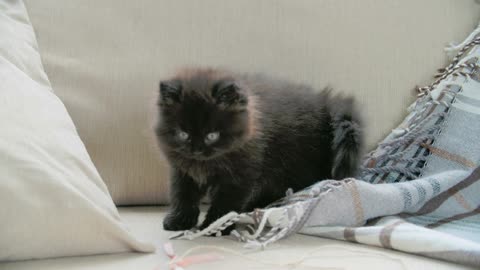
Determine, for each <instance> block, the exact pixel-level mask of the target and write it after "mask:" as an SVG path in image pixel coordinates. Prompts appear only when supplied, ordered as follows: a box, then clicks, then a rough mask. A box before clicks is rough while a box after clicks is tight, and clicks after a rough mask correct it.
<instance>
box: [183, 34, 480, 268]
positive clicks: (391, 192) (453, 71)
mask: <svg viewBox="0 0 480 270" xmlns="http://www.w3.org/2000/svg"><path fill="white" fill-rule="evenodd" d="M450 51H457V54H456V56H455V57H454V58H453V60H452V62H451V64H450V65H449V66H447V67H446V68H444V69H441V70H440V74H439V75H437V77H436V80H435V81H434V82H433V83H432V84H431V85H429V86H426V87H422V88H419V89H418V90H419V98H418V99H417V101H416V102H415V103H414V104H412V105H411V106H410V108H409V111H410V113H409V115H408V116H407V118H406V119H405V120H404V121H403V123H402V124H401V125H400V126H399V127H398V128H397V129H395V130H393V131H392V133H391V134H390V135H389V136H388V137H387V138H386V139H385V140H384V141H383V142H381V143H380V144H379V146H378V148H377V149H376V150H374V151H373V152H371V153H370V154H369V155H368V156H367V158H366V159H365V162H364V165H363V168H362V170H361V174H360V175H359V176H358V177H357V178H356V179H344V180H342V181H334V180H326V181H321V182H319V183H317V184H315V185H313V186H311V187H309V188H307V189H305V190H303V191H300V192H297V193H295V194H291V193H290V194H287V196H286V197H285V198H284V199H282V200H281V201H279V202H276V203H274V204H272V205H271V206H269V207H267V208H265V209H258V210H256V211H254V212H252V213H242V214H237V213H230V214H228V215H226V216H224V217H223V218H221V219H220V220H217V221H216V222H214V223H213V224H212V225H210V226H209V227H208V228H206V229H205V230H203V231H186V232H182V233H181V234H180V235H177V236H176V238H186V239H194V238H196V237H198V236H201V235H205V234H215V233H218V232H219V231H220V230H222V229H223V228H226V227H227V226H229V225H231V224H233V223H236V224H237V225H238V226H237V230H235V231H234V235H235V236H237V238H238V239H240V240H241V241H244V242H246V243H247V246H249V247H265V246H266V245H268V244H269V243H272V242H275V241H277V240H279V239H281V238H284V237H287V236H288V235H290V234H292V233H297V232H299V233H302V234H308V235H313V236H320V237H327V238H334V239H340V240H346V241H352V242H357V243H363V244H368V245H375V246H379V247H384V248H389V249H395V250H400V251H404V252H409V253H414V254H418V255H424V256H428V257H433V258H438V259H442V260H447V261H452V262H457V263H462V264H466V265H473V266H478V267H480V166H479V165H480V164H479V163H480V143H478V138H477V136H479V134H480V26H479V27H478V28H477V29H476V30H475V31H474V32H473V33H472V34H471V35H470V36H469V37H468V38H467V39H466V40H465V41H464V42H463V43H462V44H460V45H458V46H455V47H452V48H450Z"/></svg>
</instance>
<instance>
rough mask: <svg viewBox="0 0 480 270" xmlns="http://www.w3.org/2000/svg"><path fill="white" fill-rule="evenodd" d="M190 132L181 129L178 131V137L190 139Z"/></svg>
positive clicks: (184, 139)
mask: <svg viewBox="0 0 480 270" xmlns="http://www.w3.org/2000/svg"><path fill="white" fill-rule="evenodd" d="M188 137H189V136H188V133H186V132H185V131H179V132H178V138H179V139H180V140H182V141H186V140H188Z"/></svg>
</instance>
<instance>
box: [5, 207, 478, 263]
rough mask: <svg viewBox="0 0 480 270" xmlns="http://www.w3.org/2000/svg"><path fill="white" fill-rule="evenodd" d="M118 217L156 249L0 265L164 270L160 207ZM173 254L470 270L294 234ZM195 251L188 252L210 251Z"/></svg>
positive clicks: (217, 241) (219, 242) (187, 244)
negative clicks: (255, 247) (251, 246)
mask: <svg viewBox="0 0 480 270" xmlns="http://www.w3.org/2000/svg"><path fill="white" fill-rule="evenodd" d="M119 211H120V215H121V217H122V219H124V220H125V221H126V222H127V224H128V225H129V227H130V228H131V229H132V233H134V234H135V235H136V236H137V237H141V238H148V239H152V241H154V242H155V245H156V246H157V251H156V253H154V254H134V253H126V254H115V255H104V256H87V257H73V258H61V259H56V260H37V261H26V262H15V263H3V264H2V263H0V269H1V270H3V269H5V270H7V269H8V270H65V269H68V270H84V269H89V270H133V269H135V270H136V269H141V270H164V269H165V270H166V269H169V268H168V267H167V266H166V265H167V263H168V257H167V256H166V254H165V253H164V251H163V244H164V243H166V242H167V241H168V236H170V235H171V233H170V232H166V231H162V230H159V224H160V222H161V221H162V218H163V217H164V215H165V209H164V208H159V207H132V208H128V207H127V208H125V207H124V208H120V209H119ZM171 242H172V245H173V247H174V249H175V251H176V254H177V255H182V254H183V253H184V252H186V251H187V250H189V249H190V248H193V247H197V246H200V245H209V246H215V247H224V248H228V249H233V250H234V251H236V252H240V253H242V254H244V255H246V256H247V257H249V258H250V259H253V261H252V260H249V259H244V258H240V257H238V256H233V255H231V254H228V253H223V252H219V251H215V250H214V252H219V253H220V254H221V255H224V256H225V259H224V260H220V261H216V262H212V263H204V264H197V265H190V266H188V267H184V269H185V270H199V269H203V270H213V269H226V270H249V269H262V270H284V269H285V270H286V269H292V268H290V267H278V266H272V265H263V264H259V263H258V262H256V260H263V261H267V262H273V263H277V264H287V263H292V262H295V261H297V260H300V259H301V258H302V257H304V256H308V257H309V259H308V260H306V261H305V262H304V264H303V265H302V266H299V267H296V268H293V269H295V270H311V269H320V270H327V269H328V270H333V269H335V270H336V269H339V270H340V269H341V270H387V269H388V270H408V269H411V270H419V269H429V270H430V269H434V270H450V269H456V270H467V269H474V268H472V267H467V266H461V265H455V264H453V263H448V262H443V261H438V260H433V259H429V258H425V257H420V256H415V255H411V254H406V253H401V252H396V251H392V250H387V249H380V248H375V247H371V246H365V245H358V244H353V243H346V242H342V241H335V240H329V239H324V238H318V237H311V236H304V235H294V236H291V237H289V238H288V239H283V240H281V241H279V242H277V243H274V244H272V245H271V246H268V247H267V248H266V249H265V250H264V251H257V252H254V251H252V250H248V249H245V248H243V243H239V242H236V241H233V240H229V239H221V238H213V237H203V238H200V239H196V240H195V241H185V240H177V241H171ZM211 251H212V250H199V251H197V252H194V253H193V254H198V253H206V252H211Z"/></svg>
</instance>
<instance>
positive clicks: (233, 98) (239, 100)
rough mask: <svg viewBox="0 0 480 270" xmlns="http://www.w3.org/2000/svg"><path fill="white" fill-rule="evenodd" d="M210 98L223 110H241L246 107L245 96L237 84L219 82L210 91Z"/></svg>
mask: <svg viewBox="0 0 480 270" xmlns="http://www.w3.org/2000/svg"><path fill="white" fill-rule="evenodd" d="M212 97H213V98H214V99H215V100H216V103H217V104H218V105H221V106H223V107H225V108H229V107H230V108H237V109H241V108H244V107H245V106H246V105H247V101H248V100H247V95H246V93H245V90H244V89H242V88H241V87H240V86H239V85H238V84H237V83H235V82H233V81H221V82H218V83H217V84H215V86H214V87H213V89H212Z"/></svg>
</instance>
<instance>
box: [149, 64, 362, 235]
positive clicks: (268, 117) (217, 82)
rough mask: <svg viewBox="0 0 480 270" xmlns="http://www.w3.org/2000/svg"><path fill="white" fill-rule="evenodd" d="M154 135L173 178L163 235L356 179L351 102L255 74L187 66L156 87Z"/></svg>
mask: <svg viewBox="0 0 480 270" xmlns="http://www.w3.org/2000/svg"><path fill="white" fill-rule="evenodd" d="M158 105H159V121H158V123H157V126H156V129H155V132H156V135H157V138H158V141H159V145H160V147H161V149H162V150H163V151H164V152H165V154H166V156H167V158H168V160H169V162H170V163H171V166H172V168H173V174H172V179H171V196H170V197H171V209H170V212H169V214H168V215H167V217H166V218H165V219H164V221H163V226H164V228H165V229H166V230H185V229H190V228H192V227H194V226H195V225H196V224H197V219H198V215H199V208H198V206H199V201H200V199H201V198H202V196H203V195H205V194H206V192H207V191H208V193H209V195H210V197H211V206H210V209H209V211H208V213H207V215H206V218H205V220H204V222H203V223H202V225H201V228H204V227H206V226H208V225H209V224H210V223H212V222H213V221H215V220H216V219H217V218H219V217H221V216H222V215H224V214H226V213H228V212H229V211H237V212H242V211H251V210H253V209H254V208H258V207H264V206H266V205H268V204H269V203H272V202H273V201H275V200H277V199H280V198H281V197H283V196H284V195H285V192H286V191H287V189H289V188H292V189H293V190H294V191H297V190H300V189H302V188H305V187H307V186H309V185H312V184H313V183H315V182H316V181H319V180H323V179H342V178H344V177H348V176H353V175H354V174H355V171H356V169H357V165H358V163H359V155H360V152H361V148H362V141H363V138H362V136H363V135H362V131H361V124H360V121H359V117H358V113H357V112H356V111H355V109H354V103H353V100H352V99H351V98H342V97H339V96H332V95H331V94H330V91H329V90H323V91H322V92H314V90H313V89H312V88H310V87H308V86H305V85H301V84H295V83H291V82H287V81H283V80H277V79H272V78H269V77H266V76H263V75H259V74H240V73H232V72H228V71H225V70H217V69H190V70H184V71H182V72H180V73H179V74H178V75H176V76H175V77H173V78H171V79H169V80H165V81H162V82H161V83H160V96H159V100H158Z"/></svg>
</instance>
